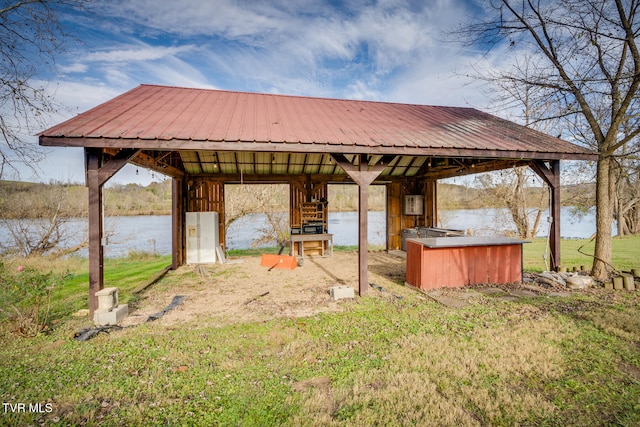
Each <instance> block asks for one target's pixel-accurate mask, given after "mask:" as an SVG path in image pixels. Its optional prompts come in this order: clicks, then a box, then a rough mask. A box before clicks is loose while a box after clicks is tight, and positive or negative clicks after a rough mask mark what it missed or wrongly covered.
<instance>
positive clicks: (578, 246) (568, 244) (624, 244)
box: [524, 236, 640, 271]
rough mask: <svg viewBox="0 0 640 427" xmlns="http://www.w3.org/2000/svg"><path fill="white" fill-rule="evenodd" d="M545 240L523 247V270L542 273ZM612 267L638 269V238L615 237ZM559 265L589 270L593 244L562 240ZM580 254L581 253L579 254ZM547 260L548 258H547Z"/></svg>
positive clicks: (639, 253)
mask: <svg viewBox="0 0 640 427" xmlns="http://www.w3.org/2000/svg"><path fill="white" fill-rule="evenodd" d="M546 244H547V241H546V239H534V240H533V241H532V242H531V243H527V244H525V245H524V268H525V270H527V271H544V270H546V269H547V268H546V267H545V260H544V258H543V256H544V254H545V247H546ZM612 247H613V266H614V267H615V268H616V269H617V270H626V271H628V270H630V269H632V268H640V236H629V237H615V238H614V239H613V244H612ZM560 248H561V265H563V266H566V267H567V268H569V269H571V268H572V267H579V266H581V265H582V266H585V267H586V268H587V269H591V265H592V264H593V257H592V256H589V255H584V254H585V253H586V254H593V252H594V242H593V241H589V240H586V239H584V240H582V239H574V240H564V239H563V240H562V241H561V243H560ZM579 250H580V251H579ZM581 252H582V253H581ZM547 259H548V257H547Z"/></svg>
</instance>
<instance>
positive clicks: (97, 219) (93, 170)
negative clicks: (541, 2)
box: [85, 148, 104, 319]
mask: <svg viewBox="0 0 640 427" xmlns="http://www.w3.org/2000/svg"><path fill="white" fill-rule="evenodd" d="M85 156H86V163H85V165H86V172H87V186H88V187H89V315H90V317H91V318H92V319H93V313H94V312H95V311H96V309H97V308H98V297H97V296H96V292H98V291H100V290H101V289H103V288H104V252H103V251H104V249H103V246H102V184H101V183H100V177H99V171H100V164H101V162H102V150H101V149H90V148H85Z"/></svg>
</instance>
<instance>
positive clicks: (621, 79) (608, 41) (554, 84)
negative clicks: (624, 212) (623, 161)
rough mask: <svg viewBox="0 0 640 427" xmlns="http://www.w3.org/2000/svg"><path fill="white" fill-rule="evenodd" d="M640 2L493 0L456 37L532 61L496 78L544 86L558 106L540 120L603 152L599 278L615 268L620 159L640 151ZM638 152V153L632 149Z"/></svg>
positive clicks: (542, 97)
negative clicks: (613, 241) (529, 65)
mask: <svg viewBox="0 0 640 427" xmlns="http://www.w3.org/2000/svg"><path fill="white" fill-rule="evenodd" d="M638 6H639V4H638V2H637V0H518V1H513V0H492V1H491V2H490V5H489V6H488V7H487V8H486V15H485V16H484V17H482V18H481V19H480V20H478V21H475V22H473V23H471V24H469V25H465V26H464V27H463V28H461V29H460V30H459V31H457V32H456V34H457V35H458V36H461V40H463V41H465V42H468V43H471V44H474V45H477V44H480V45H482V47H484V48H486V47H490V48H500V49H505V53H507V54H508V55H512V56H514V57H517V56H519V55H530V56H531V57H532V58H533V59H534V61H533V62H532V64H533V69H530V70H529V74H523V73H522V72H521V69H519V67H518V66H517V64H515V65H514V66H511V67H505V69H503V70H499V71H495V72H494V73H493V76H492V79H493V80H495V79H498V80H500V81H512V82H515V83H519V84H522V85H527V86H531V87H535V88H537V93H536V99H537V101H536V102H537V103H543V102H548V103H550V104H553V105H555V106H556V107H555V108H553V109H550V110H549V111H548V112H547V113H545V115H542V116H540V117H537V118H536V121H544V120H557V119H562V120H563V122H564V125H565V126H566V133H565V135H564V136H565V137H569V138H573V139H574V140H576V141H580V142H582V143H583V144H585V145H587V146H589V147H591V148H593V149H594V150H595V151H597V153H598V161H597V166H596V199H597V203H596V243H595V253H594V263H593V268H592V274H593V275H594V276H595V277H597V278H599V279H603V280H604V279H606V278H607V277H608V275H609V273H610V271H611V269H612V266H611V239H612V236H611V224H612V222H613V208H614V201H615V176H616V175H615V171H616V168H615V159H616V157H618V156H620V155H622V153H624V154H625V155H630V154H632V153H633V152H634V151H635V152H637V149H638V146H637V142H636V141H637V138H638V134H640V114H638V113H639V112H640V108H639V106H640V99H639V98H638V96H637V91H638V87H639V86H640V51H639V50H638V45H637V37H638V31H640V26H639V25H640V24H639V23H638V22H637V19H638ZM632 146H633V147H634V148H633V149H630V148H631V147H632Z"/></svg>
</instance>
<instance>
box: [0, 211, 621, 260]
mask: <svg viewBox="0 0 640 427" xmlns="http://www.w3.org/2000/svg"><path fill="white" fill-rule="evenodd" d="M546 218H547V216H546V215H545V216H544V217H543V219H542V222H541V224H540V232H539V233H538V236H540V237H542V236H546V235H547V230H548V223H547V220H546ZM440 220H441V223H442V224H441V225H442V226H443V227H446V228H453V229H460V230H468V229H472V230H473V231H474V233H475V234H477V235H492V234H500V233H502V232H504V231H505V230H509V229H513V227H512V226H510V225H509V223H508V218H507V217H506V210H504V209H472V210H451V211H440ZM264 222H265V216H264V215H262V214H255V215H247V216H246V217H244V218H242V219H240V220H238V221H236V222H235V223H234V224H232V225H231V227H229V231H228V233H227V248H228V249H246V248H250V247H252V243H253V241H254V240H255V239H256V237H257V235H258V233H259V230H260V229H261V228H262V227H264ZM67 227H69V229H70V230H72V231H71V233H70V234H71V237H72V238H71V239H70V241H69V242H67V245H69V246H70V245H73V244H76V243H77V242H78V241H79V240H80V239H82V237H83V236H85V235H86V232H87V221H86V220H83V219H77V220H73V221H71V222H69V223H68V224H67ZM105 229H107V230H114V234H113V235H112V236H111V237H110V238H109V239H108V242H107V245H106V246H105V256H107V257H120V256H126V255H127V254H128V253H129V252H130V251H146V252H151V253H158V254H163V255H166V254H170V253H171V217H170V216H165V215H162V216H133V217H112V218H107V219H106V220H105ZM560 230H561V235H562V237H565V238H589V237H591V235H593V233H594V232H595V214H594V212H588V213H587V214H586V215H584V216H583V217H581V218H577V217H575V216H573V215H571V209H570V208H563V209H562V218H561V223H560ZM614 231H615V228H613V226H612V232H614ZM329 233H331V234H333V242H334V245H339V246H356V245H357V244H358V214H357V212H330V213H329ZM385 234H386V222H385V212H369V236H368V237H369V243H370V244H373V245H384V243H385ZM10 241H11V239H10V236H9V234H8V231H7V229H6V228H4V226H2V225H0V245H2V246H3V247H6V246H7V245H8V244H9V242H10ZM80 255H81V256H87V251H86V250H85V251H83V252H80Z"/></svg>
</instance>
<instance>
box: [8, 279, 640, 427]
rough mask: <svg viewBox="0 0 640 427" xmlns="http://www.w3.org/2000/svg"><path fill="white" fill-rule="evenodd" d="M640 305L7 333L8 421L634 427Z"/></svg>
mask: <svg viewBox="0 0 640 427" xmlns="http://www.w3.org/2000/svg"><path fill="white" fill-rule="evenodd" d="M639 303H640V299H639V298H638V294H637V293H633V294H632V293H616V294H614V293H612V292H609V293H605V291H601V293H597V294H581V295H577V296H574V297H570V298H541V299H532V300H525V301H521V302H507V301H503V300H498V299H490V298H488V299H487V300H486V301H485V302H484V303H483V304H477V305H473V306H471V307H468V308H465V309H459V310H451V309H446V308H444V307H442V306H440V305H438V304H437V303H435V302H432V301H430V300H427V299H425V298H421V297H420V296H419V295H417V294H416V295H415V296H412V297H409V298H405V299H403V300H396V299H383V298H377V297H366V298H360V299H357V300H356V301H354V302H351V303H345V304H346V305H347V306H348V307H347V309H346V311H345V312H343V313H338V314H330V315H318V316H313V317H309V318H300V319H286V318H285V319H275V320H272V321H269V322H266V323H249V324H240V325H234V326H225V327H220V328H213V327H200V326H199V325H198V324H197V323H193V324H184V325H179V326H178V327H175V326H174V327H163V326H162V325H161V324H159V323H147V324H143V325H141V326H138V327H135V328H130V329H126V330H123V331H120V332H114V333H112V334H110V335H101V336H98V337H97V338H94V339H93V340H91V341H88V342H77V341H74V340H71V339H70V338H69V335H70V334H71V333H72V332H73V331H74V330H75V329H77V328H78V327H79V326H80V323H81V322H80V321H77V320H67V321H65V323H64V324H62V325H60V326H59V327H58V328H57V329H56V330H55V331H54V332H53V333H52V334H51V335H42V336H39V337H38V338H36V339H32V340H26V339H15V338H13V337H11V338H9V337H7V336H5V337H4V338H3V339H2V342H1V343H0V344H1V347H2V348H1V349H0V390H2V391H1V392H0V393H1V394H2V400H3V402H9V403H12V404H15V403H19V402H24V403H27V404H29V403H34V404H35V403H41V404H42V405H43V408H46V407H47V406H45V405H47V404H48V405H49V406H48V408H50V410H51V412H44V413H40V414H34V413H12V412H11V411H9V412H5V413H3V414H0V424H3V425H27V424H36V423H44V424H49V423H51V424H54V423H55V424H57V425H203V426H205V425H206V426H210V425H248V426H253V425H255V426H265V425H285V426H287V425H289V426H300V425H323V426H324V425H327V426H331V425H335V426H338V425H363V426H364V425H367V426H368V425H451V426H454V425H455V426H464V425H505V426H506V425H517V424H519V425H563V426H568V425H572V426H584V425H629V426H631V425H638V424H639V423H640V405H639V404H638V400H637V396H638V395H640V354H639V352H638V347H637V343H638V342H640V324H639V323H638V322H637V319H638V317H639V316H640V308H639V306H640V304H639Z"/></svg>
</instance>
